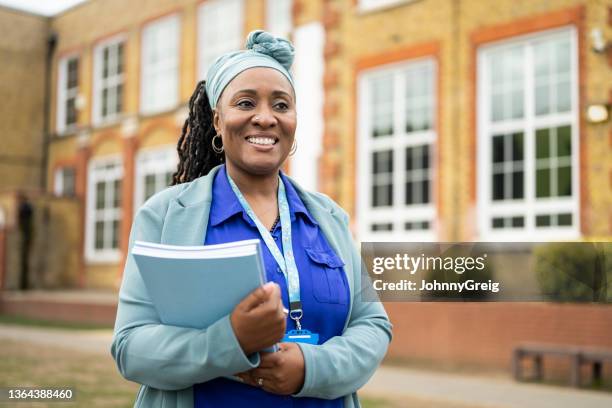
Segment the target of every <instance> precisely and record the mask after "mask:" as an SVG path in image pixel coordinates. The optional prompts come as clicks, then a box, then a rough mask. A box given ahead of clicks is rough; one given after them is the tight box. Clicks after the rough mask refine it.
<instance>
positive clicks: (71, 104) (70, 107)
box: [66, 98, 76, 125]
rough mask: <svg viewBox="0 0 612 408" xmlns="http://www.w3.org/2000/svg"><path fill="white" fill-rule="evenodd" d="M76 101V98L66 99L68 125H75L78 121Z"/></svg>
mask: <svg viewBox="0 0 612 408" xmlns="http://www.w3.org/2000/svg"><path fill="white" fill-rule="evenodd" d="M75 102H76V101H75V98H68V100H66V125H73V124H75V123H76V105H75Z"/></svg>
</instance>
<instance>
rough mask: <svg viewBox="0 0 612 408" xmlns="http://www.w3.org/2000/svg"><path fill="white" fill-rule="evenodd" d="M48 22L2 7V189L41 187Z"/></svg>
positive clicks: (0, 86)
mask: <svg viewBox="0 0 612 408" xmlns="http://www.w3.org/2000/svg"><path fill="white" fill-rule="evenodd" d="M47 34H48V21H47V20H46V19H45V18H43V17H39V16H35V15H31V14H27V13H23V12H18V11H13V10H10V9H7V8H4V7H0V61H2V64H0V98H1V99H2V103H0V190H9V189H17V188H19V189H31V188H38V187H39V185H40V177H41V168H42V167H41V165H42V162H41V158H42V142H43V112H44V85H45V56H46V52H47V51H46V47H47Z"/></svg>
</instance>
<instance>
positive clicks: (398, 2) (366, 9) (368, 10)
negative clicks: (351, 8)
mask: <svg viewBox="0 0 612 408" xmlns="http://www.w3.org/2000/svg"><path fill="white" fill-rule="evenodd" d="M418 1H419V0H393V1H389V2H388V3H386V4H382V5H373V6H364V5H359V4H357V6H356V7H355V14H356V15H358V16H364V15H369V14H374V13H378V12H382V11H387V10H390V9H393V8H396V7H401V6H405V5H407V4H410V3H416V2H418Z"/></svg>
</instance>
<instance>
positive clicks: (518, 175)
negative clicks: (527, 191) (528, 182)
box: [512, 171, 524, 199]
mask: <svg viewBox="0 0 612 408" xmlns="http://www.w3.org/2000/svg"><path fill="white" fill-rule="evenodd" d="M523 194H524V192H523V172H522V171H515V172H514V173H512V198H514V199H519V198H523Z"/></svg>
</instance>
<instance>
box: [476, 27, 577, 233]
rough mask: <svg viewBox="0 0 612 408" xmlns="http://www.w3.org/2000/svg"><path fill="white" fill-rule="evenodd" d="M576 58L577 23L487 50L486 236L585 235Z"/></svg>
mask: <svg viewBox="0 0 612 408" xmlns="http://www.w3.org/2000/svg"><path fill="white" fill-rule="evenodd" d="M576 55H577V54H576V35H575V32H574V30H573V29H569V28H565V29H561V30H554V31H549V32H546V33H541V34H538V35H532V36H527V37H522V38H517V39H513V40H510V41H507V42H504V43H498V44H493V45H488V46H485V47H482V48H481V49H480V50H479V52H478V64H479V65H478V69H479V77H478V98H479V103H478V119H479V122H478V127H479V136H478V137H479V142H478V169H479V170H480V169H482V171H480V172H479V175H478V180H479V181H478V188H479V191H478V202H479V211H478V214H479V224H480V231H481V235H482V237H483V238H486V239H489V238H495V239H507V240H532V239H564V238H575V237H577V236H578V235H579V232H578V231H579V229H578V194H577V192H578V188H577V182H578V173H577V171H578V126H577V112H578V108H577V60H576Z"/></svg>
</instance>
